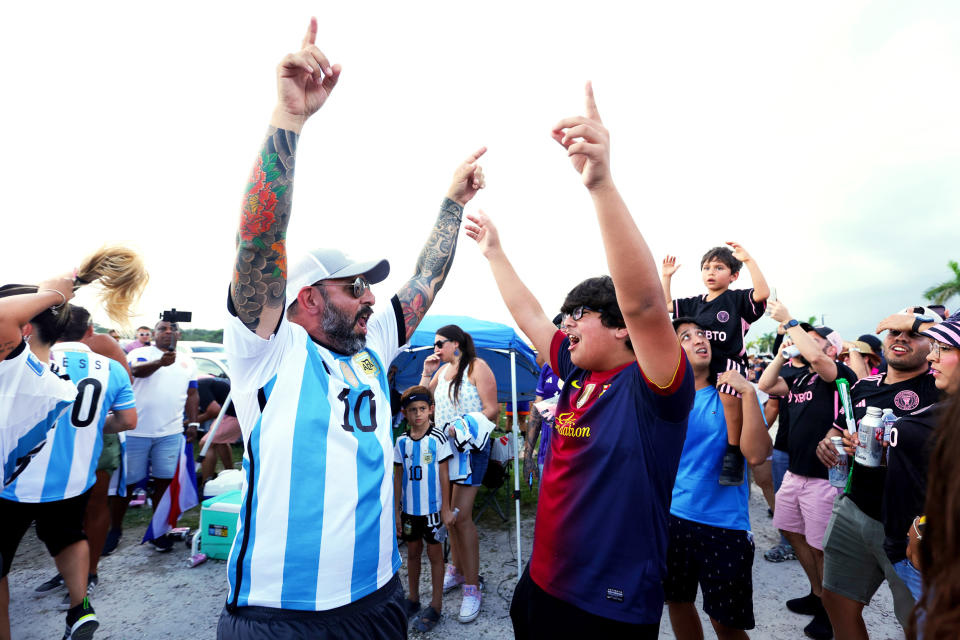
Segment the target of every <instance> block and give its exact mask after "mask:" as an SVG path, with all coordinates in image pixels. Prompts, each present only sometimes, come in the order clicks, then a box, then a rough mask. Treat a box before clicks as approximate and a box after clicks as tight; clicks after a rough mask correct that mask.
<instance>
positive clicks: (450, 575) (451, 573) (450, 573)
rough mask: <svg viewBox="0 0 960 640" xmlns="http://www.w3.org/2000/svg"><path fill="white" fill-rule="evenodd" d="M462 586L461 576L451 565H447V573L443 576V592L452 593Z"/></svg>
mask: <svg viewBox="0 0 960 640" xmlns="http://www.w3.org/2000/svg"><path fill="white" fill-rule="evenodd" d="M462 584H463V574H462V573H460V571H458V570H457V568H456V567H455V566H453V565H452V564H448V565H447V572H446V573H445V574H444V575H443V592H444V593H446V592H448V591H452V590H454V589H456V588H457V587H459V586H460V585H462Z"/></svg>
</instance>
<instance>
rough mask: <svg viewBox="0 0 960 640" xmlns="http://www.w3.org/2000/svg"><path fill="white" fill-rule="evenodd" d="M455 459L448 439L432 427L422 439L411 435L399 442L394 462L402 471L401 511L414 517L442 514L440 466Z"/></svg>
mask: <svg viewBox="0 0 960 640" xmlns="http://www.w3.org/2000/svg"><path fill="white" fill-rule="evenodd" d="M452 455H453V453H451V452H450V443H449V442H448V441H447V437H446V436H445V435H443V432H442V431H441V430H440V429H438V428H437V427H430V428H429V429H428V430H427V432H426V433H424V434H423V435H422V436H421V437H420V438H414V437H413V435H412V434H411V433H410V431H407V432H406V433H404V434H403V435H402V436H400V437H399V438H397V444H396V445H395V446H394V448H393V461H394V463H396V464H397V465H400V466H402V467H403V481H402V482H401V486H402V487H403V491H402V494H403V496H402V498H401V502H400V510H401V511H403V512H404V513H406V514H409V515H411V516H428V515H430V514H431V513H439V511H440V506H441V505H442V503H443V499H442V495H441V493H440V464H441V463H445V462H446V461H447V459H448V458H450V457H451V456H452Z"/></svg>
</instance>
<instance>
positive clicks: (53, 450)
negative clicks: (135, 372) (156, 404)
mask: <svg viewBox="0 0 960 640" xmlns="http://www.w3.org/2000/svg"><path fill="white" fill-rule="evenodd" d="M50 356H51V359H52V360H53V364H54V366H55V367H56V368H57V370H58V371H59V372H60V374H61V375H64V374H65V375H67V376H68V377H69V379H70V380H71V381H72V382H73V383H74V384H75V385H76V398H77V399H76V402H74V404H73V407H72V408H71V409H70V410H69V411H65V412H63V414H62V415H61V416H60V419H59V420H58V421H57V427H56V428H55V429H52V430H51V431H50V432H49V433H48V434H47V444H46V445H45V446H44V448H43V449H41V450H40V452H39V453H38V454H37V455H36V457H35V458H34V459H33V461H32V462H31V463H30V465H29V466H27V468H26V469H25V470H24V471H23V473H21V474H20V476H19V477H17V479H16V480H14V481H13V482H11V483H10V484H9V485H8V486H7V487H6V489H4V491H3V494H2V495H0V497H2V498H4V499H5V500H12V501H14V502H55V501H58V500H66V499H68V498H73V497H75V496H78V495H80V494H82V493H83V492H85V491H86V490H87V489H89V488H90V487H92V486H93V483H94V482H96V480H97V463H98V461H99V460H100V451H101V450H102V449H103V423H104V422H105V421H106V419H107V412H108V411H110V410H117V411H119V410H122V409H133V408H134V407H135V406H136V405H135V403H134V399H133V388H132V387H131V386H130V377H129V376H128V375H127V371H126V369H124V368H123V366H121V365H120V363H118V362H114V361H113V360H111V359H110V358H106V357H104V356H101V355H97V354H95V353H93V352H92V351H90V347H88V346H87V345H85V344H83V343H82V342H60V343H57V344H55V345H54V346H53V348H52V349H51V350H50Z"/></svg>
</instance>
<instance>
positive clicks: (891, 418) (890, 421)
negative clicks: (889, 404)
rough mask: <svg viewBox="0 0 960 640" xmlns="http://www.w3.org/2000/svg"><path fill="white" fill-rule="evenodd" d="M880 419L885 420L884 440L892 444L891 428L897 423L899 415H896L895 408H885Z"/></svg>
mask: <svg viewBox="0 0 960 640" xmlns="http://www.w3.org/2000/svg"><path fill="white" fill-rule="evenodd" d="M880 419H881V420H882V421H883V441H884V442H886V443H887V444H890V430H891V429H893V425H894V424H896V422H897V416H895V415H894V413H893V409H884V410H883V415H882V416H881V417H880Z"/></svg>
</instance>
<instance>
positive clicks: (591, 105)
mask: <svg viewBox="0 0 960 640" xmlns="http://www.w3.org/2000/svg"><path fill="white" fill-rule="evenodd" d="M586 92H587V97H586V100H587V117H588V118H590V119H591V120H596V121H597V122H603V120H601V119H600V112H599V111H598V110H597V102H596V100H594V98H593V83H592V82H590V81H587V88H586Z"/></svg>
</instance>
